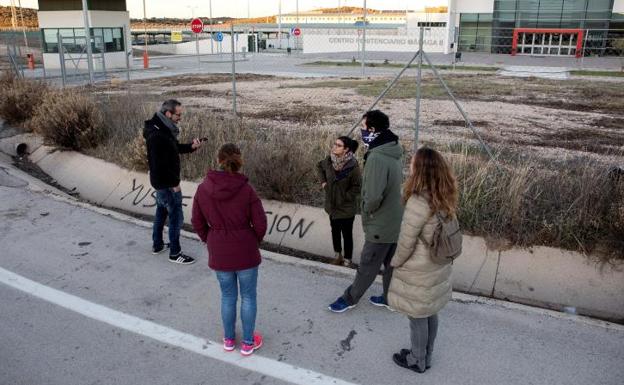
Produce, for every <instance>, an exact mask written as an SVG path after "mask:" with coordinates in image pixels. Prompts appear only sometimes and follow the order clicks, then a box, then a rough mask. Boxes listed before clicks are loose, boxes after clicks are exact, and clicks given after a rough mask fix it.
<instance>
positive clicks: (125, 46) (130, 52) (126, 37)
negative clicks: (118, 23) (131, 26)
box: [123, 25, 132, 87]
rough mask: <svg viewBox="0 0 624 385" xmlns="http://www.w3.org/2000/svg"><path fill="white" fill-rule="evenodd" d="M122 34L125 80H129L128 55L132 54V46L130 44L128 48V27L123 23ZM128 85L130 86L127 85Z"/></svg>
mask: <svg viewBox="0 0 624 385" xmlns="http://www.w3.org/2000/svg"><path fill="white" fill-rule="evenodd" d="M123 34H124V51H125V53H126V80H127V81H128V82H129V81H130V55H132V46H130V50H128V29H127V28H126V26H125V25H124V27H123ZM128 87H130V86H129V85H128Z"/></svg>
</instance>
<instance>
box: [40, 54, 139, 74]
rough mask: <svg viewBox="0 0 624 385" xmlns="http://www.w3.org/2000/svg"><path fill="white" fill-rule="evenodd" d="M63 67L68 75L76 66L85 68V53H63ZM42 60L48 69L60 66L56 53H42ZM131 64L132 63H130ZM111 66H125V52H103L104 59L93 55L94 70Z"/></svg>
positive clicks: (98, 55) (86, 65) (86, 67)
mask: <svg viewBox="0 0 624 385" xmlns="http://www.w3.org/2000/svg"><path fill="white" fill-rule="evenodd" d="M65 59H66V60H65V68H66V71H67V74H68V75H72V74H73V73H74V71H75V69H76V67H77V68H79V69H81V70H87V69H88V68H89V67H88V64H87V54H86V53H84V54H82V55H80V54H65ZM43 62H44V64H45V67H46V68H48V69H57V70H58V69H59V68H61V64H60V63H61V58H60V56H59V54H58V53H44V54H43ZM130 64H132V63H130ZM104 68H106V69H107V70H109V69H112V68H126V56H125V52H111V53H106V54H104V60H103V61H102V58H101V55H100V54H94V55H93V69H94V70H95V71H103V70H104Z"/></svg>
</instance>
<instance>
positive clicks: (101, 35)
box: [38, 0, 131, 71]
mask: <svg viewBox="0 0 624 385" xmlns="http://www.w3.org/2000/svg"><path fill="white" fill-rule="evenodd" d="M38 17H39V28H40V30H41V35H42V42H43V59H44V65H45V67H46V68H50V69H58V68H60V67H61V62H64V63H63V64H64V65H65V67H66V68H67V70H68V71H71V70H73V69H85V68H87V66H88V64H87V38H86V36H85V35H86V33H85V22H84V15H83V12H82V1H81V0H39V12H38ZM87 17H88V20H89V27H90V32H91V33H90V34H91V37H90V40H91V50H92V52H93V55H92V56H93V65H94V68H95V69H96V70H103V69H110V68H125V67H126V59H127V57H126V53H127V52H128V49H129V47H131V45H130V38H129V36H130V33H129V31H130V16H129V13H128V11H127V9H126V2H125V0H89V1H88V12H87Z"/></svg>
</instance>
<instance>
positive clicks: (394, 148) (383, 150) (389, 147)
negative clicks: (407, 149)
mask: <svg viewBox="0 0 624 385" xmlns="http://www.w3.org/2000/svg"><path fill="white" fill-rule="evenodd" d="M373 153H375V154H379V155H383V156H388V157H390V158H393V159H401V158H402V157H403V148H401V146H399V145H398V144H397V143H395V142H390V143H386V144H382V145H381V146H379V147H373V148H371V149H369V150H368V152H367V154H368V156H370V155H371V154H373Z"/></svg>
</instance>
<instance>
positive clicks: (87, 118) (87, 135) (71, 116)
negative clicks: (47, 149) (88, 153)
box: [29, 89, 107, 151]
mask: <svg viewBox="0 0 624 385" xmlns="http://www.w3.org/2000/svg"><path fill="white" fill-rule="evenodd" d="M29 126H30V127H32V128H33V130H34V131H35V132H37V133H39V134H41V135H42V136H43V138H44V141H45V142H46V143H47V144H51V145H55V146H57V147H60V148H63V149H71V150H76V151H82V150H85V149H88V148H93V147H96V146H98V145H99V144H100V143H102V141H103V140H104V139H105V138H106V134H107V132H106V130H105V126H104V115H103V114H102V111H101V110H100V109H99V108H98V106H97V104H96V103H95V102H94V100H93V99H92V98H91V97H90V96H89V95H88V94H86V93H84V92H81V91H80V90H75V89H74V90H63V91H61V90H54V91H48V92H46V93H45V94H44V96H43V99H42V100H41V104H39V105H38V106H37V107H36V108H35V110H34V113H33V116H32V119H31V120H30V122H29Z"/></svg>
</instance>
